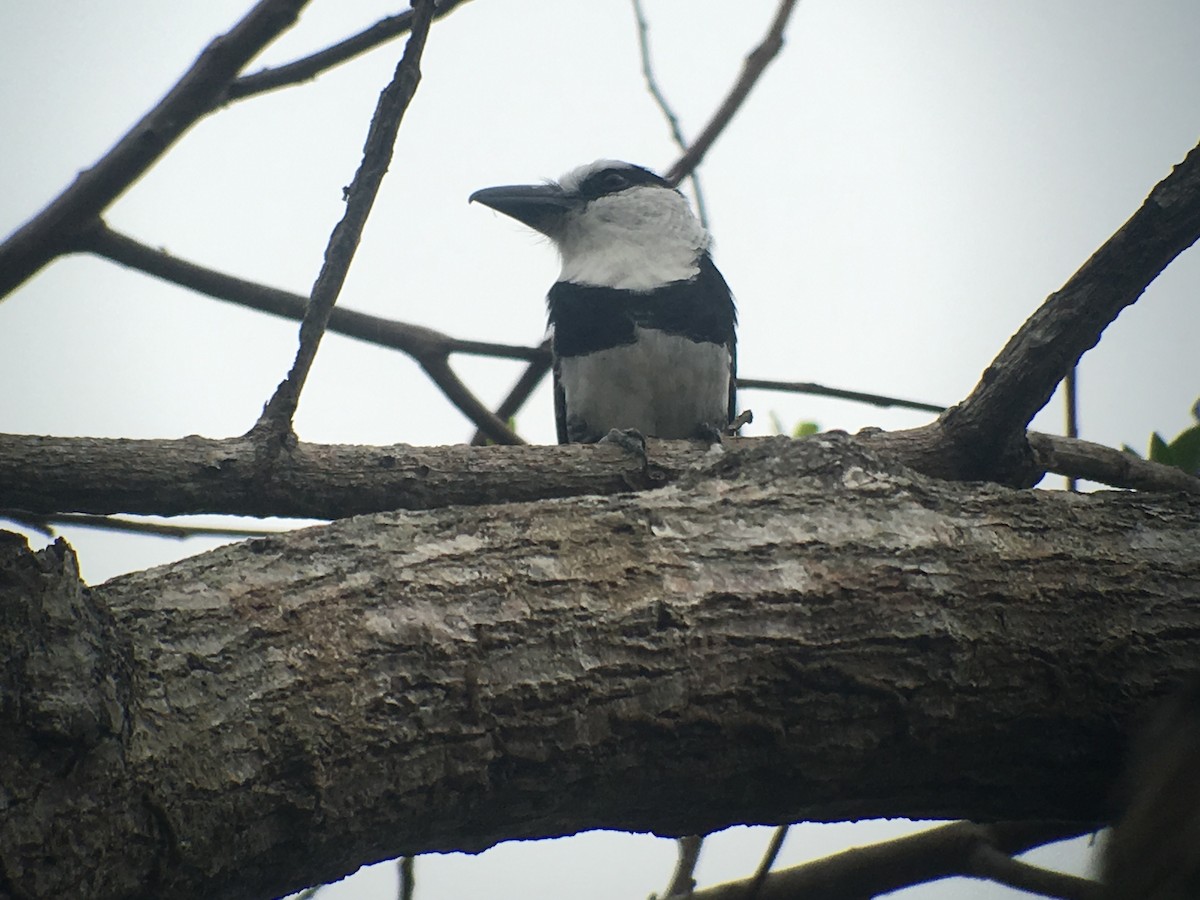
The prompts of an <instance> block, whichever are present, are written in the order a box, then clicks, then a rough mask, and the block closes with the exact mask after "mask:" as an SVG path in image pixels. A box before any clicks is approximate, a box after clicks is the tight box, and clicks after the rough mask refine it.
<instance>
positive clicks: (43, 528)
mask: <svg viewBox="0 0 1200 900" xmlns="http://www.w3.org/2000/svg"><path fill="white" fill-rule="evenodd" d="M0 517H2V518H5V519H8V520H10V521H13V522H17V523H19V524H21V525H24V526H25V527H26V528H30V529H33V530H35V531H38V532H41V533H42V534H44V535H46V536H47V537H54V528H55V527H63V526H66V527H73V528H98V529H102V530H104V531H115V532H123V533H126V534H152V535H154V536H155V537H164V538H174V539H176V540H184V539H186V538H193V537H227V538H248V537H270V536H271V535H273V534H279V533H280V532H281V531H283V530H286V529H279V528H273V529H267V528H235V527H232V526H212V525H167V524H164V523H161V522H135V521H133V520H130V519H121V518H117V517H115V516H91V515H86V514H83V513H57V514H55V515H52V516H35V515H32V514H30V513H26V512H22V511H21V510H9V509H0Z"/></svg>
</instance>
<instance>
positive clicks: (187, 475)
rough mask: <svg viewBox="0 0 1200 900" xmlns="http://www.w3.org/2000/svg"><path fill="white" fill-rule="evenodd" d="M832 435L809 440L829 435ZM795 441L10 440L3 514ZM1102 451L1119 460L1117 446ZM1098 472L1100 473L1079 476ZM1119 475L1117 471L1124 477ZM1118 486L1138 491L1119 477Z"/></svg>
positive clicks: (662, 456) (258, 501)
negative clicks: (634, 448)
mask: <svg viewBox="0 0 1200 900" xmlns="http://www.w3.org/2000/svg"><path fill="white" fill-rule="evenodd" d="M832 434H834V433H833V432H831V433H829V435H832ZM911 434H912V432H904V431H901V432H892V433H886V432H872V433H865V434H863V435H859V436H857V437H855V438H853V440H854V441H855V442H856V443H859V444H861V445H863V446H867V447H870V448H872V449H873V450H875V451H877V452H880V453H884V454H887V455H888V456H890V457H891V458H893V459H895V460H897V461H898V462H901V463H904V464H906V465H911V464H912V463H913V462H923V461H924V456H923V454H924V452H925V450H926V448H925V447H924V445H920V446H918V447H917V448H916V449H915V450H914V449H913V448H911V447H909V446H908V445H907V444H906V440H907V439H908V438H909V437H910V436H911ZM829 435H818V436H816V438H811V439H820V440H825V439H828V438H829ZM1043 437H1044V438H1045V439H1046V440H1047V441H1049V442H1051V445H1052V446H1053V445H1054V444H1058V443H1060V442H1061V443H1064V444H1066V445H1068V446H1070V445H1071V443H1072V442H1070V441H1069V440H1068V439H1067V438H1062V437H1053V436H1035V442H1038V441H1040V440H1042V438H1043ZM811 439H806V440H811ZM773 442H782V443H773ZM791 443H794V441H793V440H792V439H791V438H786V437H769V438H727V439H726V440H725V441H724V443H723V445H722V449H723V451H724V452H723V453H720V454H716V455H714V454H711V453H709V451H708V447H707V446H706V445H704V444H703V443H699V442H692V441H660V440H654V439H651V440H650V441H649V443H648V453H649V466H648V467H646V468H644V467H643V465H642V462H641V461H640V460H638V459H636V458H634V457H633V456H632V455H631V454H628V453H624V452H623V451H622V450H621V449H620V448H619V447H615V446H612V445H607V444H599V445H596V444H568V445H565V446H561V447H557V446H556V447H499V446H496V447H470V446H467V445H464V444H457V445H453V446H448V447H418V446H411V445H408V444H397V445H394V446H385V447H364V446H351V445H336V444H309V443H298V444H297V445H296V446H295V447H293V448H291V449H290V450H289V452H288V453H286V454H285V455H283V456H281V457H280V458H279V460H278V461H277V463H276V465H275V467H274V469H273V470H272V472H271V475H270V477H269V478H267V479H263V478H261V477H260V475H259V470H258V469H257V468H256V466H257V460H258V458H257V452H256V451H257V447H256V445H255V444H254V442H253V441H251V440H249V439H247V438H244V437H238V438H229V439H225V440H215V439H212V438H202V437H199V436H196V435H193V436H190V437H186V438H179V439H174V440H129V439H112V438H77V437H41V436H33V435H0V509H10V510H23V511H25V513H26V514H30V515H34V516H50V515H56V514H59V513H64V512H81V513H91V514H95V515H111V514H116V513H132V514H135V515H164V516H172V515H185V514H190V513H223V514H228V515H241V516H259V517H265V516H283V517H288V518H312V519H330V518H340V517H343V516H349V515H357V514H359V513H365V512H375V511H379V510H387V509H398V508H399V509H435V508H439V507H443V506H450V505H456V504H467V505H470V504H478V503H502V502H519V501H530V500H545V499H549V498H553V497H572V496H578V495H581V494H597V495H608V494H617V493H622V492H627V491H631V490H644V489H648V488H655V487H661V486H663V485H665V484H668V483H671V482H672V481H675V480H677V479H679V478H682V477H684V476H686V475H688V474H689V473H691V475H692V476H694V475H696V474H697V472H698V471H699V470H702V469H704V468H706V467H710V466H713V465H717V464H718V462H719V461H720V460H724V461H725V463H726V464H732V463H733V462H734V461H736V460H739V459H743V458H745V457H746V455H747V454H754V453H762V452H766V450H767V449H768V448H771V447H783V446H787V445H789V444H791ZM1078 443H1079V444H1080V445H1083V446H1085V447H1086V446H1088V445H1086V442H1082V441H1081V442H1078ZM1091 446H1093V447H1094V446H1095V445H1091ZM1100 450H1102V451H1105V452H1107V453H1111V454H1117V455H1120V454H1118V451H1113V450H1110V449H1109V448H1100ZM1131 459H1132V457H1131ZM1137 463H1138V464H1137V465H1136V466H1134V467H1133V468H1132V469H1131V471H1133V472H1136V473H1137V477H1138V478H1140V479H1141V481H1142V483H1144V484H1146V486H1147V487H1148V488H1149V489H1153V490H1168V491H1178V492H1180V493H1186V494H1191V495H1193V496H1194V495H1197V494H1200V479H1198V478H1195V477H1193V476H1190V475H1188V474H1187V473H1185V472H1183V471H1181V470H1179V469H1174V468H1171V467H1170V466H1163V465H1161V464H1159V463H1151V462H1146V461H1144V460H1139V461H1137ZM1154 469H1157V470H1159V473H1158V474H1159V475H1160V476H1161V477H1159V478H1157V479H1156V480H1154V481H1151V478H1150V476H1149V475H1147V474H1146V473H1147V472H1150V471H1152V470H1154ZM1081 474H1083V473H1081ZM1094 474H1098V473H1092V474H1083V477H1092V475H1094ZM1121 474H1122V473H1119V472H1118V473H1114V480H1117V476H1120V475H1121ZM689 477H690V476H689ZM1128 480H1133V479H1132V477H1130V478H1129V479H1128ZM1118 486H1122V487H1131V486H1135V485H1128V484H1121V483H1120V481H1118Z"/></svg>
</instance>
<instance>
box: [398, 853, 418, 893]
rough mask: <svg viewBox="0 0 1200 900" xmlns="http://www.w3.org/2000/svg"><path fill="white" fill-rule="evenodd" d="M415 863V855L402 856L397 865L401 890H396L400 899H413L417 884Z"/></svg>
mask: <svg viewBox="0 0 1200 900" xmlns="http://www.w3.org/2000/svg"><path fill="white" fill-rule="evenodd" d="M413 863H414V859H413V857H411V856H402V857H400V860H399V862H398V863H397V865H396V868H397V869H398V872H397V875H398V876H399V879H400V886H399V890H397V891H396V897H397V898H398V900H413V894H414V892H415V890H416V886H417V882H416V878H415V873H414V871H413V869H414V866H413Z"/></svg>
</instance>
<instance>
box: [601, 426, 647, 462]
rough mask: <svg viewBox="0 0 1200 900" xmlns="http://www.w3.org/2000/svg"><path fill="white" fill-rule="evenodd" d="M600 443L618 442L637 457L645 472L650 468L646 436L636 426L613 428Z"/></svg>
mask: <svg viewBox="0 0 1200 900" xmlns="http://www.w3.org/2000/svg"><path fill="white" fill-rule="evenodd" d="M598 443H601V444H616V445H617V446H618V447H620V448H621V449H622V450H624V451H625V452H626V453H629V454H631V455H632V456H635V457H637V459H638V461H639V462H641V464H642V471H643V472H644V471H646V470H648V469H649V468H650V457H649V456H647V455H646V436H645V435H644V434H642V433H641V432H640V431H638V430H637V429H636V428H613V429H612V430H611V431H609V432H608V434H606V435H605V436H604V437H602V438H600V440H599V442H598Z"/></svg>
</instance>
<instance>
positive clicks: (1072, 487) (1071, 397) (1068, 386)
mask: <svg viewBox="0 0 1200 900" xmlns="http://www.w3.org/2000/svg"><path fill="white" fill-rule="evenodd" d="M1078 382H1079V366H1071V370H1070V371H1069V372H1067V377H1066V378H1064V379H1063V380H1062V386H1063V401H1064V403H1065V404H1066V416H1067V429H1066V430H1067V437H1069V438H1078V437H1079V402H1078V388H1079V383H1078ZM1067 490H1068V491H1077V490H1079V480H1078V479H1077V478H1076V477H1075V476H1074V475H1068V476H1067Z"/></svg>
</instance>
